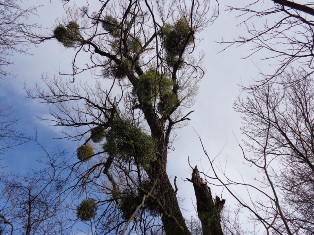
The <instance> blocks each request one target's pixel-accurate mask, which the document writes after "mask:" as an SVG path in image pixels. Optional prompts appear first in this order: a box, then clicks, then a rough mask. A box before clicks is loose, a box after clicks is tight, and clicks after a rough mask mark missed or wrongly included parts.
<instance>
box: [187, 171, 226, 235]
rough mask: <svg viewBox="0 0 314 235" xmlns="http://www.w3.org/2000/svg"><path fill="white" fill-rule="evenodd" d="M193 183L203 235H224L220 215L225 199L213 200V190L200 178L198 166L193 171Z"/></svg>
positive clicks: (217, 198)
mask: <svg viewBox="0 0 314 235" xmlns="http://www.w3.org/2000/svg"><path fill="white" fill-rule="evenodd" d="M191 181H192V183H193V186H194V191H195V196H196V205H197V213H198V217H199V219H200V221H201V223H202V229H203V235H223V232H222V228H221V224H220V220H221V215H220V214H221V210H222V208H223V206H224V204H225V199H220V198H219V197H218V196H216V198H215V199H213V197H212V193H211V190H210V188H209V187H208V186H207V184H206V182H205V181H204V180H203V179H202V178H201V177H200V174H199V171H198V169H197V166H195V168H194V169H193V173H192V179H191Z"/></svg>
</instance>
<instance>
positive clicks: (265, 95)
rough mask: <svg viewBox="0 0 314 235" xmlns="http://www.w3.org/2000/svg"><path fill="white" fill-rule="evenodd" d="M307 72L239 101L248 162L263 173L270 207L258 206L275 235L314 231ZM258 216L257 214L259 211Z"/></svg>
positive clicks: (311, 100) (313, 107)
mask: <svg viewBox="0 0 314 235" xmlns="http://www.w3.org/2000/svg"><path fill="white" fill-rule="evenodd" d="M312 79H313V78H312V77H311V76H309V75H308V73H307V72H306V71H305V70H295V71H294V70H292V71H291V72H285V73H283V74H282V75H281V76H279V77H277V78H276V81H277V82H278V83H275V82H268V83H267V84H264V85H263V86H259V87H256V88H254V89H252V90H249V91H248V93H249V94H248V97H247V98H246V99H243V100H239V101H238V102H237V103H236V106H235V107H236V110H237V111H238V112H240V113H241V114H242V115H243V124H244V126H243V128H242V131H243V133H244V135H245V136H246V141H245V146H246V148H245V149H246V150H247V153H246V154H245V158H246V160H247V161H249V162H250V163H251V164H252V165H253V166H254V167H256V168H257V169H258V170H259V171H260V172H262V173H263V175H264V183H265V185H266V186H267V187H268V188H269V189H270V191H271V193H270V194H269V193H268V194H267V197H269V206H267V204H260V205H259V206H258V207H255V209H254V210H255V212H257V209H256V208H258V209H259V210H261V211H264V212H265V213H264V214H263V215H261V214H259V215H258V216H259V217H260V218H258V219H259V220H261V221H263V223H264V224H265V228H267V227H268V228H269V229H270V230H271V231H273V232H274V233H276V234H311V233H312V232H313V229H314V227H313V226H314V217H313V215H314V208H313V198H314V194H313V192H314V190H313V189H314V178H313V176H314V167H313V166H314V157H313V156H314V145H313V144H314V142H313V141H314V135H313V123H314V119H313V118H314V117H313V114H314V96H313V94H314V90H313V89H314V86H313V81H312ZM255 212H254V213H255ZM256 216H257V215H256Z"/></svg>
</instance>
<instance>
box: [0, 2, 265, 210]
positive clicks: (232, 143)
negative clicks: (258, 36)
mask: <svg viewBox="0 0 314 235" xmlns="http://www.w3.org/2000/svg"><path fill="white" fill-rule="evenodd" d="M26 2H27V3H26V4H27V5H28V4H29V5H32V4H37V2H38V1H26ZM75 2H77V5H79V4H81V3H85V1H75ZM41 3H42V4H43V5H42V6H41V7H40V8H39V9H38V11H37V16H33V17H32V20H34V22H40V24H42V25H44V26H45V27H47V32H51V31H50V30H51V29H52V28H53V26H55V25H57V21H56V20H57V19H58V17H59V18H61V17H62V16H64V15H65V7H67V6H69V5H70V4H72V3H71V2H70V3H69V5H66V6H65V5H63V4H62V3H61V1H55V0H54V1H48V0H45V1H41ZM225 4H226V1H221V5H220V7H221V9H220V16H219V17H218V19H217V20H216V21H215V22H214V24H213V25H210V26H209V27H208V28H207V29H206V30H205V31H204V32H203V33H202V34H201V35H200V38H202V41H201V42H200V44H199V45H198V50H199V51H201V50H202V51H203V52H204V54H205V60H204V63H203V67H204V68H205V70H206V74H205V77H204V78H203V80H202V81H201V83H200V87H199V92H198V95H197V97H196V102H195V105H194V106H193V108H192V109H193V110H194V111H195V112H194V113H193V114H192V115H191V121H190V122H189V124H188V125H187V126H185V127H184V128H182V129H179V130H177V131H176V134H177V137H176V141H175V144H174V151H173V152H170V155H169V162H168V172H169V175H170V177H171V178H172V179H173V178H174V177H175V176H177V177H178V181H177V183H178V188H179V191H178V195H179V196H180V197H181V198H182V201H181V205H182V207H184V208H185V209H187V211H186V214H187V215H188V216H189V215H195V210H194V208H193V203H191V200H192V201H193V202H194V205H195V199H194V191H193V187H192V184H190V183H189V182H187V181H186V180H185V179H186V178H190V177H191V169H190V167H189V165H188V158H189V159H190V162H191V165H192V166H193V167H194V166H195V165H198V168H199V169H200V170H202V171H204V172H205V173H210V172H209V169H210V167H209V165H208V160H207V159H206V156H205V155H204V153H203V151H202V146H201V143H200V141H199V137H200V138H201V139H202V142H203V144H204V147H205V149H206V151H207V153H208V154H209V156H210V157H215V156H217V155H219V161H217V162H216V164H217V166H218V165H219V164H221V166H222V167H223V168H224V167H226V171H227V172H228V175H230V176H232V178H233V179H238V180H241V177H242V176H243V177H244V178H247V179H250V178H252V177H254V174H255V172H254V171H252V170H250V169H249V168H245V166H244V165H243V159H242V153H241V150H240V148H239V147H238V143H237V141H241V139H242V136H241V131H240V127H241V119H240V116H239V114H238V113H236V112H235V111H234V110H233V103H234V101H235V100H236V98H237V97H238V96H239V95H240V94H241V85H249V84H251V83H253V81H254V79H257V78H258V76H259V72H260V70H262V69H264V68H266V66H267V63H265V62H262V61H260V59H259V56H252V57H250V58H248V59H242V57H244V56H246V55H248V54H249V47H239V48H237V47H231V48H229V49H227V50H226V51H223V52H220V51H221V50H222V49H223V48H224V45H221V44H219V43H218V42H219V41H221V40H222V39H233V38H236V37H237V36H238V35H240V34H241V33H244V31H243V28H241V27H238V26H237V24H239V23H240V21H238V20H236V19H235V14H234V13H229V12H225V11H224V9H225ZM73 52H74V50H73V49H66V48H64V47H63V46H62V45H60V44H59V43H57V42H56V41H48V42H45V43H42V44H39V45H37V46H36V47H35V46H31V48H30V50H29V53H30V54H31V55H14V65H12V66H10V67H9V69H10V70H12V71H13V73H14V74H15V77H6V78H5V79H3V80H1V81H0V99H1V103H6V104H8V105H12V106H13V107H14V114H15V115H16V116H17V117H18V118H19V120H20V122H19V127H20V128H21V129H22V130H23V131H24V132H26V133H27V134H29V135H30V136H34V134H35V133H37V136H38V140H39V141H40V142H41V143H42V144H43V145H44V146H46V147H47V148H48V149H65V150H66V151H67V152H68V154H69V155H73V154H74V153H75V151H76V148H77V147H78V146H79V143H76V142H71V141H68V140H64V139H62V140H61V139H58V138H60V137H62V130H61V128H56V127H53V126H51V125H50V124H51V123H49V122H47V121H42V120H40V118H43V117H49V109H48V107H47V106H46V105H44V104H41V103H39V102H38V101H36V100H30V99H27V98H26V92H25V89H24V88H25V87H27V89H32V87H34V86H35V84H36V83H38V84H42V82H41V77H42V76H43V75H47V76H49V77H53V76H58V72H59V71H70V68H71V67H70V66H71V58H72V57H73ZM89 79H91V78H89ZM198 136H199V137H198ZM37 157H38V151H37V149H36V146H34V145H33V142H30V143H28V144H25V145H22V146H19V147H17V148H15V149H14V151H10V152H8V153H6V154H5V155H4V156H3V157H2V159H3V160H2V163H4V165H5V166H7V167H6V168H4V169H0V170H4V171H14V172H27V170H28V169H29V168H31V167H33V166H34V162H35V160H36V159H37ZM243 169H246V170H243ZM213 188H214V190H213V192H214V194H217V195H222V196H223V197H224V198H229V196H228V195H227V193H226V192H224V191H223V190H222V189H221V188H216V187H213ZM228 202H231V203H234V201H233V199H231V198H230V199H229V201H228V199H227V203H228Z"/></svg>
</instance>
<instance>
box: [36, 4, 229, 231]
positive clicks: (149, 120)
mask: <svg viewBox="0 0 314 235" xmlns="http://www.w3.org/2000/svg"><path fill="white" fill-rule="evenodd" d="M210 9H211V8H210V5H209V1H207V0H205V1H153V2H149V1H137V0H133V1H105V2H104V3H102V4H101V5H99V9H98V10H97V11H95V12H93V13H90V12H89V9H88V8H87V7H82V8H81V9H78V10H74V9H72V14H71V12H70V11H69V14H68V15H67V17H68V20H67V21H66V22H65V23H63V24H59V25H58V26H57V27H56V28H55V29H54V31H53V33H54V35H53V37H54V38H56V39H57V40H58V41H59V42H60V43H62V44H63V45H64V46H65V47H71V48H75V49H76V51H77V53H76V54H75V58H74V60H73V64H72V69H73V70H72V73H70V74H69V75H71V76H73V79H74V80H73V81H74V82H75V83H74V84H71V83H65V82H61V81H60V80H59V79H54V80H45V82H46V84H47V88H48V89H47V90H44V89H41V88H40V87H38V89H37V92H35V93H30V97H32V98H37V99H40V100H41V101H42V102H45V103H47V104H50V105H52V116H53V120H54V121H55V124H56V125H59V126H69V127H76V128H77V130H78V134H77V135H73V134H69V135H68V137H69V138H74V139H75V140H80V141H83V143H82V145H81V146H80V147H79V148H78V149H77V157H78V160H79V162H78V163H77V164H75V166H73V170H74V172H76V174H77V181H76V182H75V183H76V185H77V186H79V188H80V190H81V193H82V195H84V194H85V195H86V199H85V200H83V201H82V203H81V204H80V205H79V206H78V207H77V215H78V217H79V218H80V219H81V220H82V221H87V222H88V221H92V225H93V226H94V227H95V228H96V230H97V231H99V233H101V234H107V233H115V234H126V233H132V232H136V233H138V234H151V233H154V234H159V233H160V234H162V233H166V234H171V235H174V234H180V235H181V234H190V231H189V229H188V226H187V224H186V221H185V219H184V217H183V215H182V212H181V208H180V206H179V203H178V200H177V195H176V192H177V190H178V189H177V188H176V184H175V183H174V186H173V185H172V183H171V182H170V179H169V176H168V173H167V158H168V150H169V147H170V145H171V141H172V140H171V137H172V132H173V130H174V128H176V127H180V126H183V125H184V124H185V123H187V121H188V120H189V115H190V114H191V113H192V112H193V111H192V110H187V109H188V108H190V107H191V105H192V104H193V100H194V96H195V94H196V92H197V84H198V81H199V80H200V79H201V78H202V77H203V75H204V71H203V70H202V68H201V67H200V65H201V59H202V58H198V59H196V58H194V57H193V56H192V53H193V51H194V49H195V46H196V45H197V33H198V32H199V31H200V30H202V29H203V28H204V27H205V26H206V24H207V23H208V21H213V20H214V19H215V18H216V16H217V12H216V11H214V12H213V14H212V15H211V16H210V17H209V19H208V16H207V14H208V12H209V10H210ZM78 15H80V21H79V19H78V17H77V16H78ZM50 38H51V37H47V39H50ZM84 52H85V53H88V55H89V56H90V61H88V62H87V63H85V66H83V67H82V66H80V65H79V64H78V63H77V61H78V60H79V56H80V55H81V54H83V53H84ZM87 70H88V71H90V70H92V72H93V74H95V77H100V78H105V79H106V81H101V82H98V83H97V84H96V87H95V88H94V87H92V86H91V85H86V84H85V85H81V84H77V83H78V82H77V80H76V79H77V75H78V74H82V73H84V72H85V71H87ZM190 181H191V182H192V183H193V185H194V189H195V194H196V198H197V201H198V204H197V210H198V215H199V218H200V220H201V224H202V227H203V228H202V229H203V233H204V234H222V230H221V226H220V213H221V210H222V208H223V204H224V200H221V199H220V198H219V197H216V198H213V197H212V193H211V190H210V188H209V187H208V185H207V184H206V183H204V182H203V181H202V179H201V177H200V175H199V172H198V169H197V167H195V168H194V170H193V175H192V179H190Z"/></svg>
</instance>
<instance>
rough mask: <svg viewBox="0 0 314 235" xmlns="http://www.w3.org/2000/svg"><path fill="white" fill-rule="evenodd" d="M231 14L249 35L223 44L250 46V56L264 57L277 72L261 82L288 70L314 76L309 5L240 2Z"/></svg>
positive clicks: (275, 0)
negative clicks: (296, 70) (297, 68)
mask: <svg viewBox="0 0 314 235" xmlns="http://www.w3.org/2000/svg"><path fill="white" fill-rule="evenodd" d="M241 5H242V6H241ZM228 10H230V11H233V12H235V13H237V14H238V18H239V19H241V23H240V24H239V25H240V27H241V26H242V27H243V28H245V29H246V30H247V34H243V35H241V36H239V37H238V38H236V39H234V40H230V41H224V42H222V43H227V44H228V45H229V46H230V45H233V44H237V45H244V44H249V45H250V46H252V47H251V54H255V53H261V55H262V56H263V59H268V60H269V63H270V64H271V67H272V68H274V71H272V72H269V71H268V72H267V75H268V76H266V77H264V78H265V79H263V81H262V82H265V81H267V80H269V79H271V78H273V77H276V76H277V75H278V74H281V73H282V72H284V71H285V70H286V68H288V67H289V66H292V67H299V66H302V67H303V69H305V70H307V71H308V73H309V74H310V73H312V72H313V38H314V37H313V35H314V34H313V32H314V30H313V26H314V25H313V23H314V22H313V12H314V8H313V4H312V3H311V2H310V1H302V3H297V2H295V1H288V0H268V1H259V0H257V1H253V2H251V1H249V2H247V3H239V2H237V3H236V4H233V5H232V6H229V8H228ZM251 54H249V55H248V56H250V55H251ZM263 72H265V71H263Z"/></svg>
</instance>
